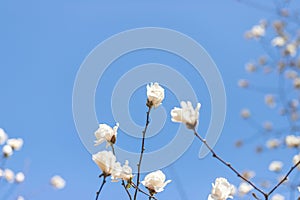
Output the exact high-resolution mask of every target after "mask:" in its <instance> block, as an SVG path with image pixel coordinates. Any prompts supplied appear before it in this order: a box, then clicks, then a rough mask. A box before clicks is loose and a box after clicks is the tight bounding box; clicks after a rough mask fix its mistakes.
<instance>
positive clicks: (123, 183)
mask: <svg viewBox="0 0 300 200" xmlns="http://www.w3.org/2000/svg"><path fill="white" fill-rule="evenodd" d="M122 185H123V187H124V189H125V191H126V193H127V195H128V198H129V199H130V200H132V197H131V194H130V193H129V191H128V189H127V187H126V185H125V181H124V180H122Z"/></svg>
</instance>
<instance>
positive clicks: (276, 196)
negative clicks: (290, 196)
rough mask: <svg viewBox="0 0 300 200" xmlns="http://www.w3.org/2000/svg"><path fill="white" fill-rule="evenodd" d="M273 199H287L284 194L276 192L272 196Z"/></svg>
mask: <svg viewBox="0 0 300 200" xmlns="http://www.w3.org/2000/svg"><path fill="white" fill-rule="evenodd" d="M271 200H285V198H284V196H282V195H280V194H274V195H273V196H272V198H271Z"/></svg>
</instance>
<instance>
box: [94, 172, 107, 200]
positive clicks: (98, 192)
mask: <svg viewBox="0 0 300 200" xmlns="http://www.w3.org/2000/svg"><path fill="white" fill-rule="evenodd" d="M101 176H103V181H102V183H101V186H100V188H99V190H98V191H97V192H96V200H98V198H99V195H100V193H101V190H102V188H103V186H104V184H105V183H106V175H104V174H101V175H100V176H99V177H101Z"/></svg>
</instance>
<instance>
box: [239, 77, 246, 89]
mask: <svg viewBox="0 0 300 200" xmlns="http://www.w3.org/2000/svg"><path fill="white" fill-rule="evenodd" d="M238 86H239V87H241V88H247V87H249V82H248V81H247V80H245V79H240V80H239V81H238Z"/></svg>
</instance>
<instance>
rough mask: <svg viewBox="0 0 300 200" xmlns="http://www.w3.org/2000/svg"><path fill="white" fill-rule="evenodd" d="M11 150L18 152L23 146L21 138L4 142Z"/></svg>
mask: <svg viewBox="0 0 300 200" xmlns="http://www.w3.org/2000/svg"><path fill="white" fill-rule="evenodd" d="M6 143H7V144H8V145H9V146H11V148H12V149H13V150H15V151H19V150H20V149H21V148H22V146H23V139H22V138H12V139H8V140H7V142H6Z"/></svg>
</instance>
